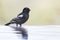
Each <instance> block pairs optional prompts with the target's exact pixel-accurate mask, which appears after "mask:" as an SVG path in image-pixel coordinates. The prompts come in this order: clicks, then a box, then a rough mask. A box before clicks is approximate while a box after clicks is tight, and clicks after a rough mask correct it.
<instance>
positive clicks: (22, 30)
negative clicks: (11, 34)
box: [10, 26, 28, 40]
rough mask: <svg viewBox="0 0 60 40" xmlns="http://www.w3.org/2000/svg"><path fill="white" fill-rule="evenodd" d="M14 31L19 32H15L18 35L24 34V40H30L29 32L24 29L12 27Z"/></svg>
mask: <svg viewBox="0 0 60 40" xmlns="http://www.w3.org/2000/svg"><path fill="white" fill-rule="evenodd" d="M10 27H12V28H13V29H14V31H18V32H15V33H16V34H22V38H23V39H24V40H28V33H27V30H26V29H25V28H23V27H13V26H10Z"/></svg>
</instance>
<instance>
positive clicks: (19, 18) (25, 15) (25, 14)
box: [5, 7, 30, 27]
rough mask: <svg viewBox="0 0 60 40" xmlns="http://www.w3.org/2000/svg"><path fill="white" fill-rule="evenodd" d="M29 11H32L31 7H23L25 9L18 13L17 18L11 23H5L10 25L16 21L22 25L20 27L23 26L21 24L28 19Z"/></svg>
mask: <svg viewBox="0 0 60 40" xmlns="http://www.w3.org/2000/svg"><path fill="white" fill-rule="evenodd" d="M29 12H30V9H29V8H28V7H25V8H24V9H23V11H22V12H21V13H20V14H18V15H17V17H16V18H13V19H12V20H11V21H10V22H9V23H7V24H5V25H6V26H8V25H10V24H14V23H15V24H16V26H18V25H20V27H21V25H22V24H23V23H25V22H26V21H27V20H28V18H29Z"/></svg>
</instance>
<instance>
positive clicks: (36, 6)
mask: <svg viewBox="0 0 60 40" xmlns="http://www.w3.org/2000/svg"><path fill="white" fill-rule="evenodd" d="M24 7H29V8H30V9H31V11H30V13H29V15H30V17H29V20H28V21H27V22H26V23H25V24H24V25H60V0H0V24H1V25H4V24H5V23H7V22H9V21H10V20H11V19H12V18H14V17H16V16H17V15H18V14H19V13H21V12H22V10H23V8H24Z"/></svg>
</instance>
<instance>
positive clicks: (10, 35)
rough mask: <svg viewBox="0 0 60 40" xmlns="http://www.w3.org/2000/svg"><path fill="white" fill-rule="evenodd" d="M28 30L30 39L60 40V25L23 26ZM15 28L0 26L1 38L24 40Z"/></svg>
mask: <svg viewBox="0 0 60 40" xmlns="http://www.w3.org/2000/svg"><path fill="white" fill-rule="evenodd" d="M23 27H24V28H25V29H26V30H27V31H28V35H29V36H28V40H60V26H54V25H49V26H23ZM15 32H17V31H14V29H13V28H11V27H8V26H0V40H23V39H22V37H21V34H15Z"/></svg>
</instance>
